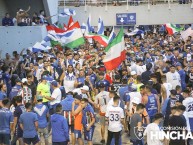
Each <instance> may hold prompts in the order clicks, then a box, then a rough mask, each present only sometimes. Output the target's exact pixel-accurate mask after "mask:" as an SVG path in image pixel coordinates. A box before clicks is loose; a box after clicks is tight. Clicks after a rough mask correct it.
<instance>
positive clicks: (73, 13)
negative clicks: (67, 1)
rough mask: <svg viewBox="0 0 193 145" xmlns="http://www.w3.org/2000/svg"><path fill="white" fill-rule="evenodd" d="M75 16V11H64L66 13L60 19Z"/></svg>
mask: <svg viewBox="0 0 193 145" xmlns="http://www.w3.org/2000/svg"><path fill="white" fill-rule="evenodd" d="M74 15H76V12H75V10H72V9H69V8H67V9H64V12H62V13H60V14H59V16H60V17H68V16H74Z"/></svg>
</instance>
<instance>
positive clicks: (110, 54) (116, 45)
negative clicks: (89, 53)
mask: <svg viewBox="0 0 193 145" xmlns="http://www.w3.org/2000/svg"><path fill="white" fill-rule="evenodd" d="M105 52H106V56H105V58H104V59H103V63H104V65H105V67H106V69H107V70H113V69H115V68H117V67H118V66H119V65H120V64H121V63H122V62H123V61H124V60H125V57H126V50H125V43H124V35H123V28H121V30H120V31H119V33H118V35H117V36H116V37H115V39H113V41H112V42H111V43H110V44H109V45H108V46H107V47H106V48H105Z"/></svg>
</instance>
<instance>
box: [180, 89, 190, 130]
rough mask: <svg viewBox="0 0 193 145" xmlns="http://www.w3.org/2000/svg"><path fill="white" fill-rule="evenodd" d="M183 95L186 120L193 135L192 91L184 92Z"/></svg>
mask: <svg viewBox="0 0 193 145" xmlns="http://www.w3.org/2000/svg"><path fill="white" fill-rule="evenodd" d="M182 95H183V97H184V100H183V102H182V104H183V105H184V106H185V107H186V111H185V112H184V116H185V118H186V123H187V127H188V131H191V132H192V133H193V98H192V96H190V91H189V90H187V89H185V90H184V91H183V92H182Z"/></svg>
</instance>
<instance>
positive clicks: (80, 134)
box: [74, 130, 82, 139]
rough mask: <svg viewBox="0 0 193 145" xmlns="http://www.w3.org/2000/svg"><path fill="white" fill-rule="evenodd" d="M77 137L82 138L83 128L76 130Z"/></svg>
mask: <svg viewBox="0 0 193 145" xmlns="http://www.w3.org/2000/svg"><path fill="white" fill-rule="evenodd" d="M74 134H75V138H76V139H78V138H82V133H81V130H74Z"/></svg>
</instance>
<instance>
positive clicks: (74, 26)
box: [67, 21, 80, 31]
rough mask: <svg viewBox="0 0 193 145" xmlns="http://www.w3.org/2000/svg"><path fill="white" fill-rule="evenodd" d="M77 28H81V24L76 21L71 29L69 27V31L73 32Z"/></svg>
mask: <svg viewBox="0 0 193 145" xmlns="http://www.w3.org/2000/svg"><path fill="white" fill-rule="evenodd" d="M75 28H80V24H79V22H78V21H76V22H75V23H74V22H73V24H72V25H71V26H70V27H68V29H67V31H70V30H73V29H75Z"/></svg>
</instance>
